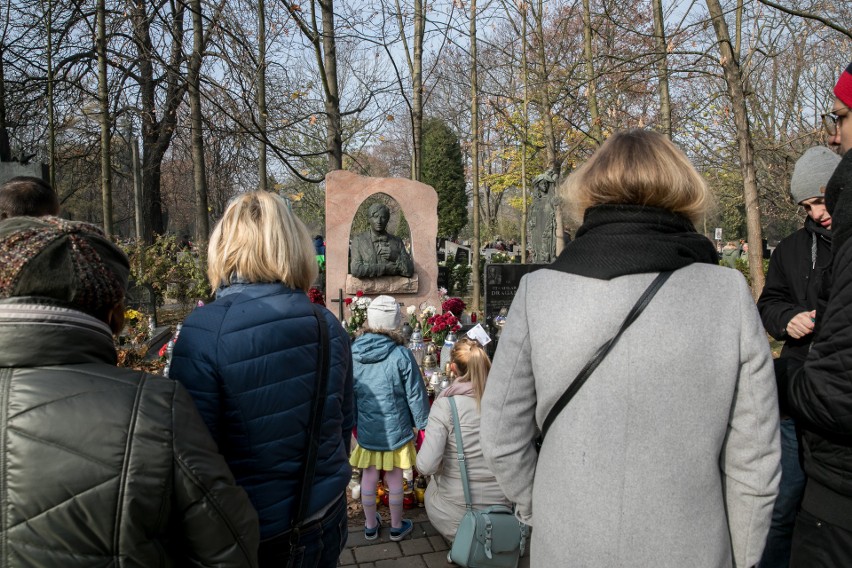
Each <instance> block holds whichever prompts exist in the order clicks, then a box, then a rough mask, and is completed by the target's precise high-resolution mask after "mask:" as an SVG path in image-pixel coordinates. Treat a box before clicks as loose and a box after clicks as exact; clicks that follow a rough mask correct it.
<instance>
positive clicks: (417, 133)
mask: <svg viewBox="0 0 852 568" xmlns="http://www.w3.org/2000/svg"><path fill="white" fill-rule="evenodd" d="M424 29H425V23H424V17H423V0H414V61H413V63H414V68H413V70H412V73H411V89H412V91H413V93H412V97H411V104H412V107H413V108H412V109H411V115H412V121H411V130H412V134H413V137H414V152H413V153H414V160H413V171H412V172H411V174H412V178H413V179H415V180H417V181H420V178H421V176H422V174H423V33H424Z"/></svg>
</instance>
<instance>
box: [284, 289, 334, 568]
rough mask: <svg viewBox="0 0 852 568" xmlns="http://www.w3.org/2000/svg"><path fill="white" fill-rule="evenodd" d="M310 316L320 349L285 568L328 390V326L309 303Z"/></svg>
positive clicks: (309, 482)
mask: <svg viewBox="0 0 852 568" xmlns="http://www.w3.org/2000/svg"><path fill="white" fill-rule="evenodd" d="M311 307H312V308H313V310H314V316H316V319H317V327H319V335H320V348H319V355H318V356H317V362H318V365H317V379H318V380H317V390H316V392H315V393H314V400H313V404H312V405H311V415H310V422H309V429H308V447H307V452H306V455H305V461H304V463H303V464H302V487H301V492H300V493H297V494H296V500H295V501H294V502H293V509H292V511H293V512H292V517H291V520H290V555H289V559H288V566H289V565H290V564H292V562H293V559H294V555H295V551H296V548H297V547H298V546H299V538H300V537H301V529H302V521H303V520H304V518H305V515H306V514H307V512H308V504H309V503H310V498H311V489H313V484H314V472H315V471H316V468H317V453H318V452H319V446H320V429H321V427H322V415H323V409H324V408H325V395H326V392H327V391H328V367H329V339H328V324H327V323H326V321H325V316H324V314H323V309H322V308H320V307H319V306H318V305H316V304H311Z"/></svg>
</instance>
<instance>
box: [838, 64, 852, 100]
mask: <svg viewBox="0 0 852 568" xmlns="http://www.w3.org/2000/svg"><path fill="white" fill-rule="evenodd" d="M834 96H835V97H837V98H838V99H840V102H842V103H843V104H845V105H846V106H847V107H849V108H852V63H850V64H849V66H848V67H847V68H846V70H845V71H844V72H843V73H841V74H840V78H839V79H838V80H837V84H836V85H835V86H834Z"/></svg>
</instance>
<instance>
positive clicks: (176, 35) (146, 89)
mask: <svg viewBox="0 0 852 568" xmlns="http://www.w3.org/2000/svg"><path fill="white" fill-rule="evenodd" d="M165 4H166V3H165V2H157V3H156V4H150V3H149V2H146V1H144V0H135V1H134V2H133V4H132V8H131V10H130V20H131V23H132V26H133V44H134V46H135V49H136V53H135V63H136V66H137V76H138V82H139V90H140V96H139V99H140V101H139V102H140V107H141V109H140V110H141V118H142V196H143V205H144V210H143V212H142V220H143V221H144V226H143V231H142V232H143V236H144V238H145V242H147V243H151V242H153V240H154V234H158V235H161V234H163V233H164V232H165V230H166V223H165V218H164V215H163V201H162V194H161V191H160V182H161V179H162V168H163V159H164V158H165V156H166V151H167V150H168V149H169V146H170V145H171V143H172V139H173V137H174V134H175V126H176V125H177V111H178V108H179V107H180V105H181V103H182V101H183V95H184V93H185V92H186V89H187V86H188V83H187V81H186V80H185V79H184V77H182V76H181V74H180V67H181V62H182V61H183V58H184V54H183V35H184V25H183V24H184V15H185V12H186V6H185V4H183V3H177V4H173V5H172V6H171V7H170V9H167V8H166V6H165ZM149 10H150V11H149ZM155 22H156V23H157V24H159V25H162V26H164V27H165V28H166V29H165V30H164V31H165V33H167V34H168V35H169V36H170V39H171V43H170V44H169V48H168V54H167V55H164V54H159V53H156V52H155V49H154V42H153V40H152V37H151V28H152V26H153V25H154V23H155ZM161 63H162V68H161V69H159V70H157V69H155V65H156V66H159V65H160V64H161ZM158 98H159V100H158Z"/></svg>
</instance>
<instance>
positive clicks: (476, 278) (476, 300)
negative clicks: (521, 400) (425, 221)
mask: <svg viewBox="0 0 852 568" xmlns="http://www.w3.org/2000/svg"><path fill="white" fill-rule="evenodd" d="M477 65H478V62H477V58H476V0H471V1H470V134H471V136H472V137H473V141H472V144H471V151H470V157H471V162H472V163H471V191H473V247H472V248H473V255H472V256H473V259H472V260H473V274H472V277H471V281H472V282H471V283H472V285H473V302H472V306H471V309H472V310H473V311H474V312H478V311H479V310H480V308H479V305H480V294H481V292H480V290H481V282H482V275H481V274H480V273H479V247H480V232H479V230H480V229H479V81H478V76H477V72H478V70H477Z"/></svg>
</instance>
